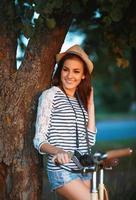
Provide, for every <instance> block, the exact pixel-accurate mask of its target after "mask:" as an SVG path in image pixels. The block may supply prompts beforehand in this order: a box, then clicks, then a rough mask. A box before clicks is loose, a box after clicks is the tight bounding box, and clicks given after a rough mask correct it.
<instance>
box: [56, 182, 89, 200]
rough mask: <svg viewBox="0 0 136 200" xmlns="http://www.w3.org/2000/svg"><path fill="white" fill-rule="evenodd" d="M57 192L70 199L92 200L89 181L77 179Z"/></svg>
mask: <svg viewBox="0 0 136 200" xmlns="http://www.w3.org/2000/svg"><path fill="white" fill-rule="evenodd" d="M56 192H57V193H58V194H60V195H61V196H63V197H65V198H66V199H68V200H90V188H89V181H82V180H80V179H76V180H73V181H71V182H69V183H67V184H65V185H64V186H62V187H60V188H58V189H56Z"/></svg>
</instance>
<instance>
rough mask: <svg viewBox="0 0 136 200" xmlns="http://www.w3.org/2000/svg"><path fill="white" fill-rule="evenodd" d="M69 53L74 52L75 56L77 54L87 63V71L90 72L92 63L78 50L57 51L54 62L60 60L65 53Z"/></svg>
mask: <svg viewBox="0 0 136 200" xmlns="http://www.w3.org/2000/svg"><path fill="white" fill-rule="evenodd" d="M69 53H72V54H75V55H77V56H79V57H80V58H81V59H82V60H83V61H84V62H85V63H86V65H87V68H88V71H89V73H90V74H91V73H92V71H93V63H92V61H91V60H90V59H89V58H88V56H87V55H84V54H85V53H84V54H81V53H79V52H76V51H66V52H62V53H59V54H57V55H56V62H57V63H59V62H60V60H61V59H62V58H63V57H64V56H65V55H66V54H69Z"/></svg>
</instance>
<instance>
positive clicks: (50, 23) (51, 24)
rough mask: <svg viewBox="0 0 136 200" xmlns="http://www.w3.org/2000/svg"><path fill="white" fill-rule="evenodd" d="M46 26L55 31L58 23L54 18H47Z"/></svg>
mask: <svg viewBox="0 0 136 200" xmlns="http://www.w3.org/2000/svg"><path fill="white" fill-rule="evenodd" d="M46 25H47V27H48V28H49V29H53V28H55V26H56V21H55V19H54V18H46Z"/></svg>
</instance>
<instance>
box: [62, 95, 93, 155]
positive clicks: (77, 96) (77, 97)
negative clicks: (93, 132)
mask: <svg viewBox="0 0 136 200" xmlns="http://www.w3.org/2000/svg"><path fill="white" fill-rule="evenodd" d="M65 95H66V97H67V99H68V101H69V104H70V105H71V107H72V109H73V112H74V114H75V118H76V146H77V149H78V148H79V139H78V125H77V114H76V111H75V108H74V106H73V105H72V103H71V101H70V99H69V97H68V96H67V94H66V93H65ZM76 99H77V101H78V105H79V107H80V108H81V111H82V114H83V118H84V127H85V132H86V141H87V147H88V148H87V149H88V154H89V155H90V148H89V146H90V145H89V138H88V131H87V123H86V116H85V113H84V110H83V107H82V103H81V100H80V98H79V95H78V94H77V93H76Z"/></svg>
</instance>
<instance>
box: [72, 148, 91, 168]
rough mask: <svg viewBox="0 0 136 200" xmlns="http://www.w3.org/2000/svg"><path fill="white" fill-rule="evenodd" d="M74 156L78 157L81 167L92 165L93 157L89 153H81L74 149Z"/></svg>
mask: <svg viewBox="0 0 136 200" xmlns="http://www.w3.org/2000/svg"><path fill="white" fill-rule="evenodd" d="M74 156H75V157H76V158H77V159H78V161H79V162H80V164H81V165H82V166H83V167H88V166H91V165H93V157H92V156H91V155H89V154H81V153H80V152H79V151H77V150H75V151H74Z"/></svg>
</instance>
